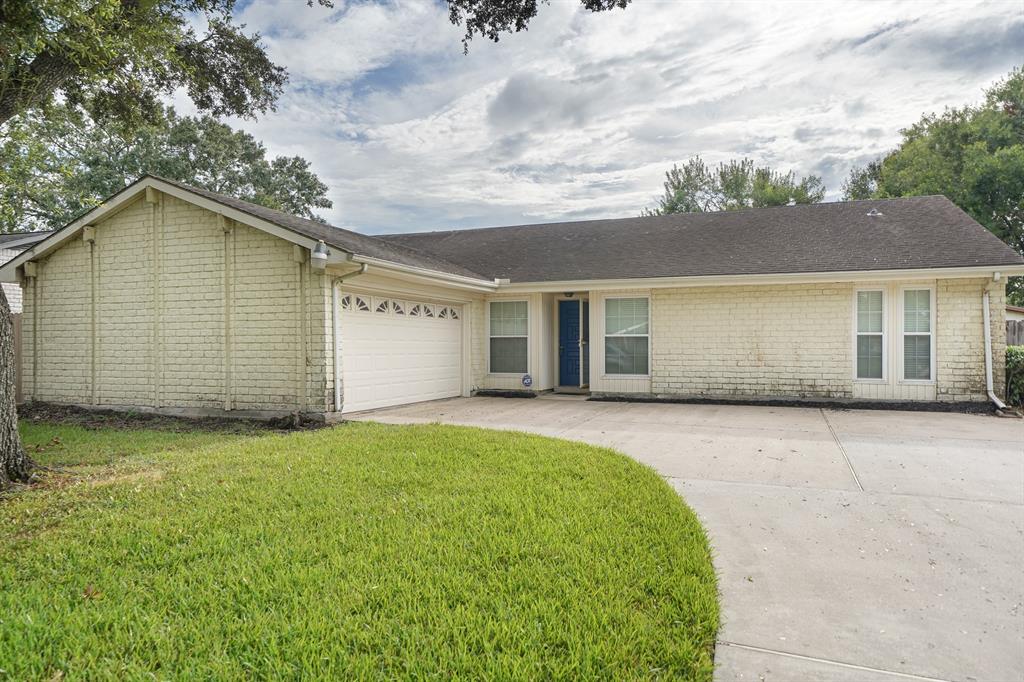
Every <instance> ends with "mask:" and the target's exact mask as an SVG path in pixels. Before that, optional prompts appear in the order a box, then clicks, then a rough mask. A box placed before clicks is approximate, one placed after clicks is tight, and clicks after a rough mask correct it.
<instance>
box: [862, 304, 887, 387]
mask: <svg viewBox="0 0 1024 682" xmlns="http://www.w3.org/2000/svg"><path fill="white" fill-rule="evenodd" d="M884 372H885V296H884V294H883V293H882V291H881V290H879V291H858V292H857V378H858V379H883V378H884V377H885V374H884Z"/></svg>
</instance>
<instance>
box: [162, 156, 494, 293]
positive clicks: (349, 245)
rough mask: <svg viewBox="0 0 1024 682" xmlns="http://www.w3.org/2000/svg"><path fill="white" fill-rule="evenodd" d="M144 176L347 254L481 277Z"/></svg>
mask: <svg viewBox="0 0 1024 682" xmlns="http://www.w3.org/2000/svg"><path fill="white" fill-rule="evenodd" d="M145 177H153V178H156V179H157V180H161V181H163V182H166V183H167V184H169V185H174V186H175V187H178V188H180V189H183V190H185V191H187V192H192V193H194V194H198V195H199V196H202V197H206V198H207V199H210V200H211V201H215V202H217V203H219V204H223V205H224V206H229V207H231V208H233V209H235V210H238V211H241V212H243V213H247V214H249V215H251V216H253V217H255V218H259V219H261V220H266V221H267V222H269V223H273V224H274V225H277V226H278V227H282V228H284V229H286V230H290V231H292V232H296V233H298V234H301V235H303V236H306V237H309V238H310V239H316V240H318V241H319V240H323V242H324V243H325V244H327V245H328V246H333V247H335V248H337V249H341V250H343V251H347V252H349V253H353V254H357V255H360V256H368V257H370V258H379V259H381V260H386V261H390V262H393V263H399V264H401V265H411V266H413V267H418V268H424V269H427V270H439V271H441V272H447V273H449V274H453V275H462V276H464V277H475V278H481V274H480V273H478V272H474V271H473V270H471V269H469V268H465V267H463V266H461V265H459V264H457V263H450V262H447V261H446V260H444V259H443V258H440V257H438V256H436V255H432V254H429V253H420V252H418V251H416V250H415V249H414V248H411V247H408V246H405V245H402V244H394V243H389V242H387V241H384V240H383V239H379V238H377V237H370V236H367V235H365V234H359V233H358V232H353V231H351V230H346V229H343V228H340V227H334V226H333V225H328V224H327V223H321V222H317V221H315V220H309V219H308V218H300V217H298V216H295V215H292V214H290V213H285V212H284V211H277V210H275V209H272V208H266V207H265V206H260V205H258V204H253V203H250V202H248V201H242V200H241V199H235V198H234V197H229V196H227V195H225V194H218V193H217V192H211V191H209V190H206V189H201V188H199V187H193V186H192V185H187V184H185V183H183V182H178V181H177V180H168V179H167V178H161V177H160V176H157V175H150V176H145Z"/></svg>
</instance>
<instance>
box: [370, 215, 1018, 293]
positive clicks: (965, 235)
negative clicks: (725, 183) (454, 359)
mask: <svg viewBox="0 0 1024 682" xmlns="http://www.w3.org/2000/svg"><path fill="white" fill-rule="evenodd" d="M872 212H877V213H880V215H870V214H871V213H872ZM382 238H383V239H386V240H388V241H390V242H392V243H396V244H401V245H403V246H408V247H411V248H415V249H418V250H420V251H426V252H429V253H432V254H434V255H437V256H438V257H443V258H444V259H445V260H449V261H453V262H455V263H458V264H459V265H461V266H463V267H466V268H469V269H471V270H474V271H476V272H479V273H481V274H484V275H486V276H487V277H490V278H507V279H510V280H511V281H512V282H550V281H566V280H593V279H632V278H647V277H688V276H711V275H752V274H777V273H810V272H847V271H864V270H906V269H920V268H952V267H971V266H1001V265H1005V266H1019V265H1022V264H1024V259H1022V258H1021V256H1020V254H1018V253H1017V252H1016V251H1014V250H1013V249H1012V248H1010V247H1009V246H1007V245H1006V244H1005V243H1003V242H1002V241H1001V240H1000V239H999V238H997V237H996V236H995V235H993V234H992V233H991V232H989V231H988V230H986V229H985V228H984V227H982V226H981V225H980V224H978V223H977V222H976V221H975V220H974V219H973V218H971V217H970V216H969V215H967V214H966V213H964V212H963V211H961V210H960V209H959V208H957V207H956V205H954V204H953V202H951V201H949V200H948V199H946V198H945V197H943V196H925V197H912V198H905V199H885V200H867V201H850V202H841V203H824V204H808V205H799V206H781V207H777V208H759V209H749V210H743V211H725V212H720V213H686V214H673V215H667V216H652V217H637V218H621V219H615V220H587V221H580V222H570V223H548V224H541V225H518V226H514V227H495V228H483V229H475V230H453V231H448V232H425V233H409V234H392V235H384V236H382Z"/></svg>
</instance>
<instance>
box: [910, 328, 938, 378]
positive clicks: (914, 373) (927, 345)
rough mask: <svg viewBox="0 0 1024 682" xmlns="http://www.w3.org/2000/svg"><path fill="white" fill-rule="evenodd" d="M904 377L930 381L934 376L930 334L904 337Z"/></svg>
mask: <svg viewBox="0 0 1024 682" xmlns="http://www.w3.org/2000/svg"><path fill="white" fill-rule="evenodd" d="M903 378H904V379H910V380H922V381H928V380H930V379H931V378H932V340H931V337H930V336H904V337H903Z"/></svg>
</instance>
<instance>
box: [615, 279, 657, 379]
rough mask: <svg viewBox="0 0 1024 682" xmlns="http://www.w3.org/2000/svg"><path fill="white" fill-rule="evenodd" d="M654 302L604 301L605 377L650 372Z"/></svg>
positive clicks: (630, 299)
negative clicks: (649, 355)
mask: <svg viewBox="0 0 1024 682" xmlns="http://www.w3.org/2000/svg"><path fill="white" fill-rule="evenodd" d="M649 334H650V302H649V301H648V300H647V299H646V298H609V299H607V300H606V301H605V302H604V371H605V374H643V375H646V374H647V372H648V348H649V344H648V340H649V338H650V337H649Z"/></svg>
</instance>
